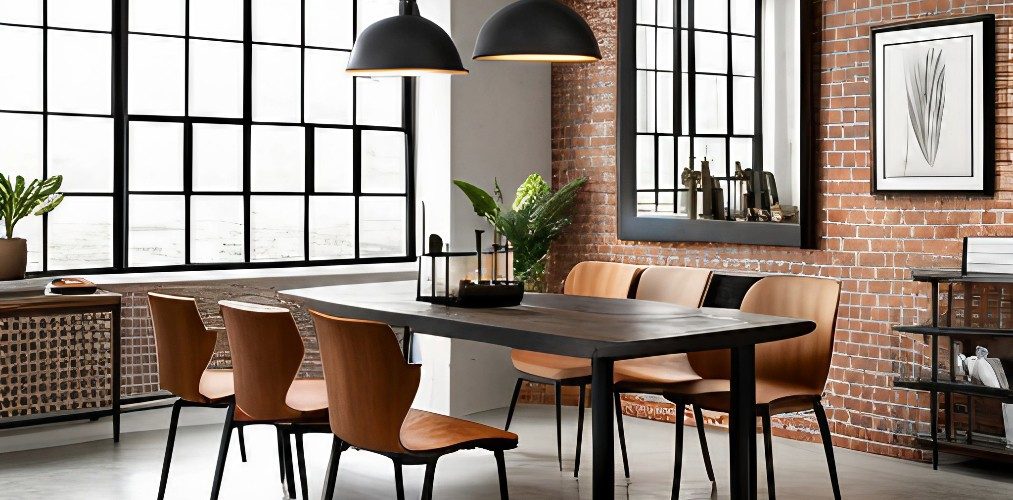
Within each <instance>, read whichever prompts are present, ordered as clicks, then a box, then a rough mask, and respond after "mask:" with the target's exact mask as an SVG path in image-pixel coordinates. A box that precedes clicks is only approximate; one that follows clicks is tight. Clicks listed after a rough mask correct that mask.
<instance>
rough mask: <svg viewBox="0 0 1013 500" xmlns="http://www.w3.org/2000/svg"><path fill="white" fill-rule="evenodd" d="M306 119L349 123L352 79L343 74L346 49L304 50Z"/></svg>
mask: <svg viewBox="0 0 1013 500" xmlns="http://www.w3.org/2000/svg"><path fill="white" fill-rule="evenodd" d="M305 55H306V121H307V122H310V123H341V124H350V123H352V81H353V78H352V77H350V76H348V75H346V74H345V67H346V66H348V53H347V52H336V51H331V50H310V49H308V50H306V54H305Z"/></svg>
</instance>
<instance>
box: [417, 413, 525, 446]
mask: <svg viewBox="0 0 1013 500" xmlns="http://www.w3.org/2000/svg"><path fill="white" fill-rule="evenodd" d="M401 445H402V446H404V448H405V449H406V450H408V451H411V452H414V453H433V452H440V453H442V452H446V451H449V450H462V449H470V448H483V449H486V450H490V451H497V450H510V449H513V448H516V447H517V435H516V434H514V433H512V432H507V431H504V430H502V429H497V428H495V427H489V426H488V425H482V424H479V423H475V422H471V421H468V420H461V419H459V418H454V417H448V416H446V415H440V414H437V413H430V412H427V411H423V410H416V409H411V410H409V411H408V415H407V416H406V417H405V420H404V423H403V424H401Z"/></svg>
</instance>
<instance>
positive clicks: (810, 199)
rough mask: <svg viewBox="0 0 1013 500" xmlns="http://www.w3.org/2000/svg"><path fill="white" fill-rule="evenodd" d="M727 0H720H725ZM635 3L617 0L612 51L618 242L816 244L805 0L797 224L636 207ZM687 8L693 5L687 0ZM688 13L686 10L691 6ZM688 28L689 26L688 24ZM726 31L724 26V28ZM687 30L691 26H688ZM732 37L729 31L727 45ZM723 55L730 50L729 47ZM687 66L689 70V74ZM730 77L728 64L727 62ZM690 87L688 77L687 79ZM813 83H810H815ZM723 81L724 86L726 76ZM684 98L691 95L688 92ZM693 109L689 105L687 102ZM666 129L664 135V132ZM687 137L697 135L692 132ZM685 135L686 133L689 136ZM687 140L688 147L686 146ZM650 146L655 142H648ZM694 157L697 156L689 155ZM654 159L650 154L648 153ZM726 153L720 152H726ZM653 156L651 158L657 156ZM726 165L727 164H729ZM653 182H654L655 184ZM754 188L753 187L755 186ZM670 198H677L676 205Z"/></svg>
mask: <svg viewBox="0 0 1013 500" xmlns="http://www.w3.org/2000/svg"><path fill="white" fill-rule="evenodd" d="M671 1H672V2H673V3H674V6H673V9H674V11H673V12H674V16H675V21H674V23H673V24H674V30H675V35H674V43H675V49H674V57H675V58H676V63H675V65H674V66H673V72H674V73H675V75H677V77H675V78H674V79H673V80H674V81H673V89H674V90H673V93H674V102H675V103H676V106H675V111H674V113H673V128H674V130H673V132H674V134H673V135H674V136H675V139H674V140H676V141H677V140H678V138H679V137H680V134H681V135H683V136H686V135H687V134H685V133H683V132H685V131H683V130H682V118H681V116H682V112H681V108H680V107H679V104H678V103H679V102H680V101H681V99H682V89H681V85H682V78H681V74H682V73H683V71H684V70H683V69H682V68H681V67H680V61H679V60H680V59H681V56H680V54H681V53H682V48H681V46H680V45H681V40H682V37H681V35H680V30H681V29H683V28H681V27H680V24H681V23H680V21H679V19H680V18H681V16H682V9H681V8H680V5H679V3H680V1H689V0H671ZM726 1H727V0H726ZM763 2H764V0H756V10H755V12H756V17H757V21H756V26H757V28H756V32H755V35H756V40H757V57H756V58H755V69H754V75H755V89H756V91H755V95H754V99H755V101H754V102H755V103H756V108H757V110H756V112H754V117H753V118H754V122H755V123H754V130H753V133H754V137H755V139H754V148H753V159H754V166H756V167H760V168H762V161H761V158H762V140H763V139H762V126H761V120H762V115H761V112H760V104H759V103H760V102H762V94H761V92H760V89H761V86H762V82H761V79H762V70H763V68H762V58H761V57H760V52H761V49H760V45H761V37H762V33H761V30H760V28H761V26H762V22H761V20H762V12H763V11H762V4H763ZM636 4H637V2H634V1H627V2H619V3H618V7H617V10H618V16H617V23H618V34H619V42H618V53H617V58H618V61H617V68H618V75H617V92H616V94H617V110H616V122H617V123H616V145H617V148H616V164H617V169H618V172H617V174H618V175H617V179H618V194H619V196H618V202H617V211H618V219H617V225H618V227H617V233H618V236H619V239H620V240H624V241H657V242H716V243H743V244H755V245H772V246H788V247H801V248H815V247H816V245H817V239H818V238H817V235H816V213H815V207H816V204H815V201H816V195H817V193H818V184H817V179H816V177H817V176H816V175H815V174H816V172H815V169H816V166H817V165H818V157H817V156H816V155H817V153H816V151H815V147H814V142H815V138H816V137H818V136H817V135H816V134H818V130H819V129H818V127H819V117H818V116H817V114H816V113H815V110H817V109H819V107H818V104H819V86H818V82H819V75H818V73H817V71H818V69H819V64H820V61H819V53H818V51H817V48H816V47H815V45H814V42H813V40H814V36H815V34H816V32H815V30H816V26H815V22H814V19H813V7H812V5H811V4H810V3H809V2H805V1H802V2H800V7H801V8H800V17H801V19H800V35H801V36H800V38H801V39H800V40H799V48H800V56H801V61H800V72H799V73H800V78H801V82H800V86H799V88H800V94H801V99H800V108H801V109H800V115H799V116H800V119H801V120H802V123H800V132H801V133H800V137H799V144H800V158H801V169H800V175H801V186H802V190H801V191H802V193H801V198H802V199H801V200H799V202H798V204H799V224H791V223H770V222H740V221H725V220H712V219H689V218H679V217H672V216H667V215H654V214H650V213H641V212H639V211H638V196H637V195H638V193H639V192H643V190H638V188H637V136H638V135H650V134H641V133H639V132H638V130H637V67H636V66H637V60H636V44H637V39H636V36H637V35H636V31H637V26H638V24H637V5H636ZM690 8H692V3H690ZM728 16H729V24H730V22H731V8H729V13H728ZM690 17H691V19H692V10H691V11H690ZM690 26H692V25H690ZM729 30H730V28H729ZM689 33H690V35H692V30H691V31H690V32H689ZM730 39H731V37H729V43H730ZM689 40H690V41H689V43H690V44H691V45H690V47H689V49H690V50H689V54H688V55H689V57H690V60H691V61H692V59H693V58H694V57H695V54H694V53H693V50H692V48H693V47H692V44H693V37H692V36H690V37H689ZM729 57H731V50H730V47H729ZM692 69H693V68H692V67H691V68H689V70H690V73H692ZM728 72H729V75H730V74H731V68H730V67H729V68H728ZM689 81H690V82H691V83H690V85H692V84H693V83H692V82H693V79H692V78H690V79H689ZM814 82H815V83H816V84H814ZM728 85H729V86H731V77H730V76H729V81H728ZM689 98H690V99H691V100H692V99H694V96H693V93H692V91H691V92H690V95H689ZM731 99H732V96H731V92H730V91H729V95H728V102H729V103H731ZM691 109H692V108H691ZM727 111H728V115H729V118H730V117H731V114H732V106H731V105H730V104H729V106H728V109H727ZM689 120H690V127H691V130H692V128H693V127H694V125H695V124H694V123H693V121H694V116H692V113H691V114H690V117H689ZM727 126H728V130H727V134H720V136H721V137H730V136H732V133H731V132H732V120H731V119H728V120H727ZM665 135H667V134H665ZM693 136H700V134H694V135H693ZM691 137H692V136H691ZM693 142H694V141H693V140H692V138H691V139H690V145H691V147H693ZM655 143H656V144H657V141H655ZM696 156H700V155H696ZM655 158H657V154H655ZM726 158H727V155H726ZM656 161H657V160H656ZM728 168H729V169H730V168H731V164H730V162H729V165H728ZM655 171H656V173H655V179H657V166H656V167H655ZM678 183H679V181H678V172H676V184H677V186H676V187H677V188H678ZM655 188H657V183H655ZM757 191H758V190H757ZM677 201H678V200H677V199H676V203H677Z"/></svg>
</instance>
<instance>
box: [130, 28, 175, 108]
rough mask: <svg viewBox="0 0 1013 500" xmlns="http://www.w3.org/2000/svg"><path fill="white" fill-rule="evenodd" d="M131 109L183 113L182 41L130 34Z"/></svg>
mask: <svg viewBox="0 0 1013 500" xmlns="http://www.w3.org/2000/svg"><path fill="white" fill-rule="evenodd" d="M129 43H130V57H129V59H130V63H129V64H130V70H129V78H128V80H129V83H128V84H129V85H130V95H129V100H130V106H129V108H130V112H131V113H134V114H143V115H170V116H181V115H183V92H184V81H183V79H184V70H183V61H184V46H183V43H184V42H183V40H180V39H176V38H166V37H161V36H143V35H130V41H129Z"/></svg>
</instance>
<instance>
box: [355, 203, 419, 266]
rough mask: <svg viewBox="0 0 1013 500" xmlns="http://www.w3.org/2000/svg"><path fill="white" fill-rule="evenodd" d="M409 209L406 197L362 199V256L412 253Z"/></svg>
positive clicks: (360, 253)
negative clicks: (408, 239) (407, 221)
mask: <svg viewBox="0 0 1013 500" xmlns="http://www.w3.org/2000/svg"><path fill="white" fill-rule="evenodd" d="M406 210H407V208H406V205H405V199H404V198H403V197H396V198H395V197H381V196H366V197H363V198H360V199H359V256H360V257H363V258H367V257H400V256H404V255H406V254H407V253H408V250H407V243H406V241H405V240H406V231H407V229H406V228H407V224H406V222H405V219H406V218H407V212H406Z"/></svg>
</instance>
